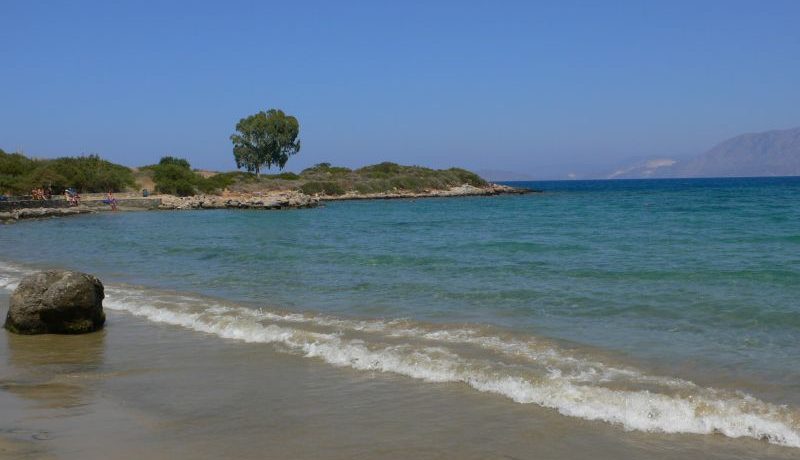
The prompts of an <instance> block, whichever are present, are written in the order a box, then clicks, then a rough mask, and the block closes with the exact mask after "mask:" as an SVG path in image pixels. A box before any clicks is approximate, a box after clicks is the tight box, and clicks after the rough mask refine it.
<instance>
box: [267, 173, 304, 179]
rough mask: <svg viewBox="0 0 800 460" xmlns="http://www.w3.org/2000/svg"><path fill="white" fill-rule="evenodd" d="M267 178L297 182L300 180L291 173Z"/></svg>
mask: <svg viewBox="0 0 800 460" xmlns="http://www.w3.org/2000/svg"><path fill="white" fill-rule="evenodd" d="M269 177H271V178H273V179H283V180H299V179H300V176H298V175H297V174H295V173H293V172H284V173H280V174H275V175H272V176H269Z"/></svg>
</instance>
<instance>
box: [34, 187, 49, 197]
mask: <svg viewBox="0 0 800 460" xmlns="http://www.w3.org/2000/svg"><path fill="white" fill-rule="evenodd" d="M52 197H53V191H52V190H51V189H50V187H47V188H44V187H40V188H35V189H33V190H31V198H33V199H34V200H49V199H50V198H52Z"/></svg>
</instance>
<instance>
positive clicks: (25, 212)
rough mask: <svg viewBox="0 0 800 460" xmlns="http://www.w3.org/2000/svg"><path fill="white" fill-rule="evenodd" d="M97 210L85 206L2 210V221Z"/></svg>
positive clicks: (69, 214) (68, 214)
mask: <svg viewBox="0 0 800 460" xmlns="http://www.w3.org/2000/svg"><path fill="white" fill-rule="evenodd" d="M93 212H95V211H94V210H92V209H89V208H88V207H85V206H77V207H73V208H22V209H15V210H13V211H10V212H0V222H13V221H17V220H22V219H42V218H46V217H64V216H74V215H78V214H89V213H93Z"/></svg>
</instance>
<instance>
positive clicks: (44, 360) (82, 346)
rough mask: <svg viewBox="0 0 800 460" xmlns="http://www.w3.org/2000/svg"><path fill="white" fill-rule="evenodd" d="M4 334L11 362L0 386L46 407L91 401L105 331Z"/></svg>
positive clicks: (76, 405)
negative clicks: (66, 333)
mask: <svg viewBox="0 0 800 460" xmlns="http://www.w3.org/2000/svg"><path fill="white" fill-rule="evenodd" d="M4 335H5V336H6V340H5V344H6V346H7V348H8V350H7V353H4V354H5V356H6V361H7V364H8V366H7V369H6V370H5V371H4V372H3V374H2V376H1V377H0V388H2V389H3V390H7V391H9V392H11V393H13V394H15V395H18V396H21V397H23V398H25V399H28V400H32V401H35V402H37V403H38V404H39V405H40V407H46V408H53V409H58V408H64V409H69V408H77V407H81V406H85V405H87V404H88V403H89V402H90V401H89V400H90V398H91V392H90V391H89V390H88V388H87V384H88V383H89V382H90V381H91V380H93V379H96V375H97V371H98V369H100V368H101V367H102V364H103V359H104V348H105V332H103V331H101V332H96V333H92V334H85V335H51V334H46V335H34V336H26V335H16V334H10V333H7V332H5V331H4Z"/></svg>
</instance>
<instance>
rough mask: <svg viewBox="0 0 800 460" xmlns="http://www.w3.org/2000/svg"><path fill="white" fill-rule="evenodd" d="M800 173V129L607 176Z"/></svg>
mask: <svg viewBox="0 0 800 460" xmlns="http://www.w3.org/2000/svg"><path fill="white" fill-rule="evenodd" d="M755 176H800V128H794V129H784V130H774V131H766V132H763V133H751V134H742V135H740V136H736V137H733V138H731V139H728V140H726V141H724V142H722V143H721V144H718V145H717V146H715V147H713V148H712V149H711V150H709V151H707V152H705V153H703V154H701V155H698V156H696V157H692V158H688V159H685V160H679V159H674V158H663V157H662V158H652V159H647V160H643V161H640V162H637V163H633V164H631V165H630V166H626V167H622V168H617V169H615V170H614V171H612V172H610V173H608V174H606V175H604V177H605V178H607V179H634V178H661V177H664V178H666V177H755Z"/></svg>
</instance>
